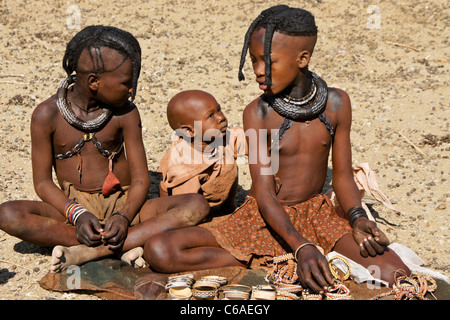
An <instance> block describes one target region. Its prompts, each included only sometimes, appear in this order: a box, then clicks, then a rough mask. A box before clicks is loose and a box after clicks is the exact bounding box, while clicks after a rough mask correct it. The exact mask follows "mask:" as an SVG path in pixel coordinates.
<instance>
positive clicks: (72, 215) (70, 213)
mask: <svg viewBox="0 0 450 320" xmlns="http://www.w3.org/2000/svg"><path fill="white" fill-rule="evenodd" d="M87 211H88V210H87V209H86V208H85V207H83V206H82V205H81V204H79V203H77V202H76V201H75V200H73V199H70V200H69V201H67V202H66V205H65V206H64V214H65V216H66V218H67V221H68V222H69V223H71V224H73V225H75V224H76V223H77V220H78V218H79V217H80V216H81V215H82V214H83V213H85V212H87Z"/></svg>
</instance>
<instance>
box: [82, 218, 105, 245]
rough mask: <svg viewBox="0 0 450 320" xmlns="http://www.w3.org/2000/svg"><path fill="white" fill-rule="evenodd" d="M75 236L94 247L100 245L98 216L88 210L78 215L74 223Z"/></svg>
mask: <svg viewBox="0 0 450 320" xmlns="http://www.w3.org/2000/svg"><path fill="white" fill-rule="evenodd" d="M75 227H76V236H77V239H78V241H80V243H82V244H84V245H86V246H88V247H94V246H97V245H100V244H101V243H102V242H101V233H102V232H103V229H102V226H101V225H100V222H99V221H98V218H97V217H96V216H94V215H93V214H92V213H90V212H85V213H83V214H82V215H80V216H79V217H78V220H77V224H76V226H75Z"/></svg>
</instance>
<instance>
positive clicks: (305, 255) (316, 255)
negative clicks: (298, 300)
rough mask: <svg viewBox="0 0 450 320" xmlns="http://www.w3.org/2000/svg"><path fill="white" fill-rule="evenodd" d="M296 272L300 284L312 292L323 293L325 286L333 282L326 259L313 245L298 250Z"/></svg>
mask: <svg viewBox="0 0 450 320" xmlns="http://www.w3.org/2000/svg"><path fill="white" fill-rule="evenodd" d="M297 274H298V276H299V277H300V280H301V283H302V286H303V287H304V288H309V289H311V290H312V291H314V292H320V293H324V292H325V290H326V289H327V287H329V286H331V285H332V284H333V276H332V274H331V271H330V268H329V267H328V261H327V259H326V258H325V256H324V255H323V254H322V253H320V251H319V250H318V249H317V248H316V247H315V246H307V247H305V248H302V250H300V252H299V255H298V262H297Z"/></svg>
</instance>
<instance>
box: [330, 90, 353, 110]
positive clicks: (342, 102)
mask: <svg viewBox="0 0 450 320" xmlns="http://www.w3.org/2000/svg"><path fill="white" fill-rule="evenodd" d="M328 101H329V103H330V107H331V110H332V111H333V112H337V111H339V110H340V109H341V108H342V107H345V106H350V97H349V96H348V94H347V93H346V92H345V91H344V90H342V89H339V88H333V87H328Z"/></svg>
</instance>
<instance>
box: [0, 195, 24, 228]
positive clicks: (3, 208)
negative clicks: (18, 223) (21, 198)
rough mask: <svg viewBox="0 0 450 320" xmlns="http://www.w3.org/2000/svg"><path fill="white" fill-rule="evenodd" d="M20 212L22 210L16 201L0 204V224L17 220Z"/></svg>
mask: <svg viewBox="0 0 450 320" xmlns="http://www.w3.org/2000/svg"><path fill="white" fill-rule="evenodd" d="M21 212H22V210H21V209H20V206H19V205H18V202H17V201H8V202H4V203H2V204H0V226H2V225H3V224H4V223H11V222H12V221H15V220H17V218H18V215H19V214H20V213H21Z"/></svg>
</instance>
